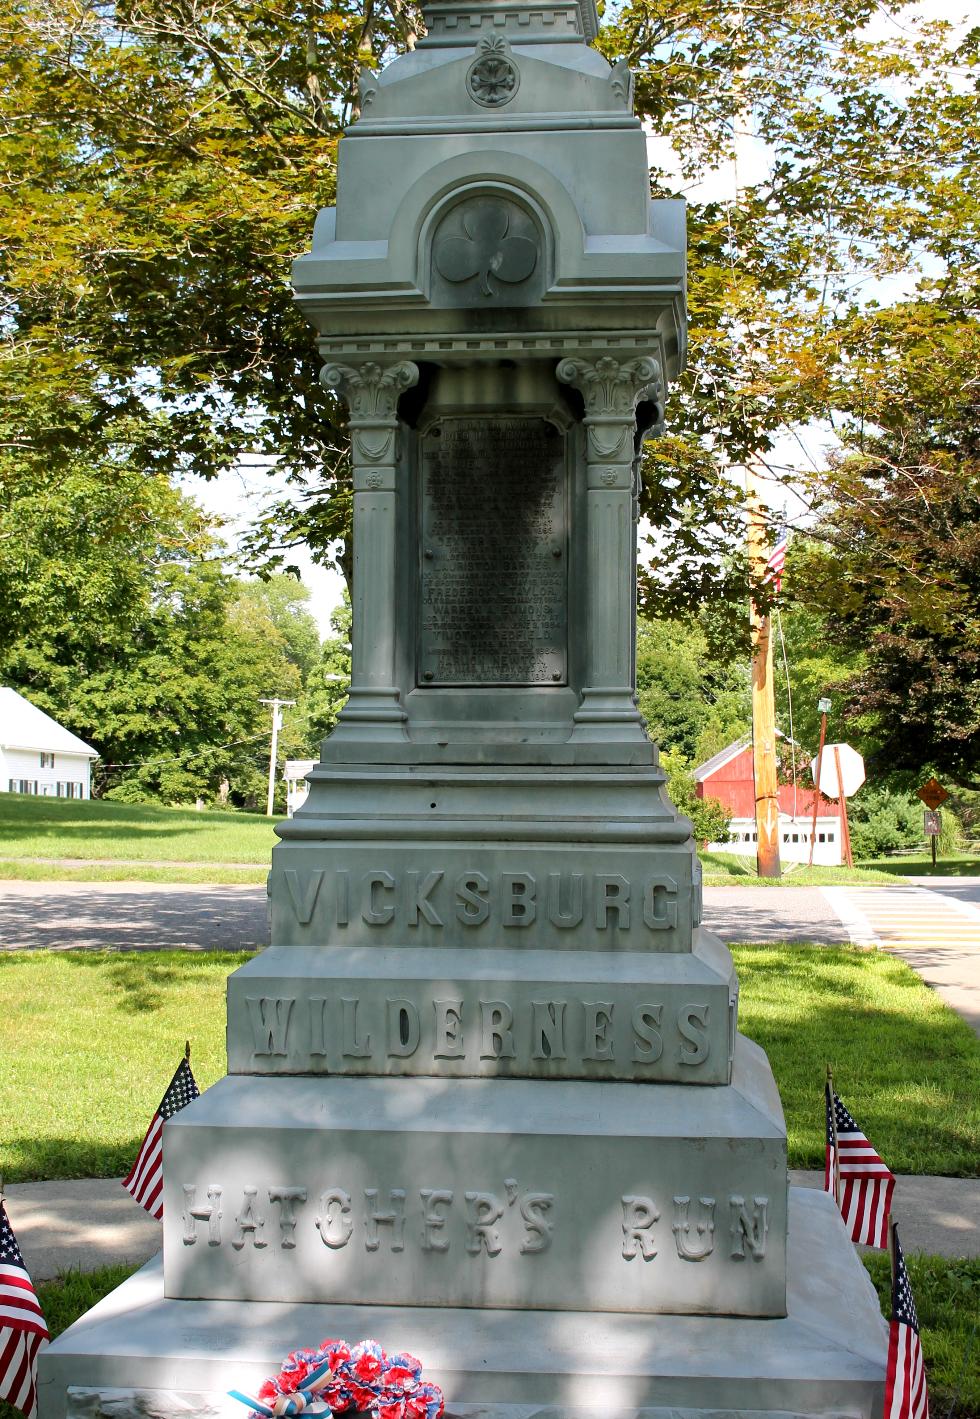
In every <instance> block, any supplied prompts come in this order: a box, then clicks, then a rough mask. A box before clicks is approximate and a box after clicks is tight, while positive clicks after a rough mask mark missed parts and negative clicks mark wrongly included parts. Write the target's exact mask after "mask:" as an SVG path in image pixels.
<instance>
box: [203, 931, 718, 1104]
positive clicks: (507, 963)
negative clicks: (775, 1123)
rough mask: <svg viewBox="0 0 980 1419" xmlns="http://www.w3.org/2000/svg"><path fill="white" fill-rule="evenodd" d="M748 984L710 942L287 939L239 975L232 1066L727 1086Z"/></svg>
mask: <svg viewBox="0 0 980 1419" xmlns="http://www.w3.org/2000/svg"><path fill="white" fill-rule="evenodd" d="M737 1000H738V982H737V978H736V976H735V970H734V966H733V964H732V958H731V955H730V954H729V952H728V950H727V948H726V947H724V946H723V945H722V944H721V942H720V941H718V939H717V938H716V937H713V936H710V935H709V934H708V933H707V932H705V931H701V930H699V931H698V933H697V935H696V938H695V945H694V951H693V952H692V953H691V954H690V955H687V954H682V953H678V954H669V955H662V954H659V953H656V954H655V953H652V952H643V951H623V952H599V951H519V950H514V949H509V950H508V949H503V948H501V949H498V950H487V951H479V952H474V951H470V950H461V949H447V950H445V951H442V952H440V953H439V954H438V956H436V957H433V953H432V952H431V951H426V950H424V949H422V948H421V947H418V946H403V947H400V948H395V947H392V948H383V947H371V946H363V947H342V946H333V947H299V946H293V947H289V946H285V947H272V948H270V949H269V950H267V951H264V952H262V954H261V955H260V956H257V957H256V958H255V959H254V960H252V961H249V962H248V963H247V964H246V965H244V966H242V967H241V968H240V969H239V970H237V971H236V972H235V973H234V974H233V975H232V976H231V977H229V980H228V1069H229V1072H230V1073H232V1074H263V1075H264V1074H331V1075H339V1074H344V1075H347V1074H350V1075H372V1074H373V1075H379V1074H384V1075H399V1076H400V1075H438V1076H441V1077H443V1078H446V1077H455V1078H467V1077H477V1076H486V1077H502V1078H513V1079H517V1078H539V1079H609V1080H614V1079H626V1080H645V1081H651V1080H652V1081H657V1082H663V1081H673V1082H676V1083H686V1084H727V1083H728V1082H729V1080H730V1078H731V1059H732V1052H733V1049H734V1040H735V1021H736V1010H737Z"/></svg>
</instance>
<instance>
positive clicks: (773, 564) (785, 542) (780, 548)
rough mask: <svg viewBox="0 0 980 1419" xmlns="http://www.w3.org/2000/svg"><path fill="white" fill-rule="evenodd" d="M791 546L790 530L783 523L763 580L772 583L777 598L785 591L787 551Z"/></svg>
mask: <svg viewBox="0 0 980 1419" xmlns="http://www.w3.org/2000/svg"><path fill="white" fill-rule="evenodd" d="M788 546H789V528H788V527H787V526H786V524H785V523H783V525H782V527H781V528H780V531H779V536H778V537H777V539H776V545H775V547H773V549H772V551H771V552H770V553H769V558H768V560H767V562H766V567H765V573H764V575H763V578H762V580H763V581H764V582H767V581H771V582H772V584H773V590H774V591H775V592H776V594H777V596H778V595H779V593H780V591H782V589H783V568H784V567H785V565H786V549H787V547H788Z"/></svg>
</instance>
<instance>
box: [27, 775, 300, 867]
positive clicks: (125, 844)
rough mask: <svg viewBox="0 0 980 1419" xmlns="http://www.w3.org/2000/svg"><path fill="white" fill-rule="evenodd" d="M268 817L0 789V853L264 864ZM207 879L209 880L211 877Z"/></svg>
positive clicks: (269, 848) (270, 838) (269, 846)
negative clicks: (31, 794) (29, 794)
mask: <svg viewBox="0 0 980 1419" xmlns="http://www.w3.org/2000/svg"><path fill="white" fill-rule="evenodd" d="M274 821H275V820H274V819H272V818H265V817H260V816H259V814H257V813H217V812H205V813H197V812H195V811H194V809H193V808H158V807H155V806H154V807H150V806H148V805H145V804H141V805H139V806H138V807H130V806H129V805H128V804H124V803H102V802H97V801H95V800H75V799H65V798H33V797H29V796H27V795H26V794H24V795H22V794H19V793H2V794H0V860H3V861H5V862H9V861H10V860H11V859H18V858H33V857H71V858H112V859H122V860H133V861H138V862H183V863H193V864H196V863H200V864H201V865H202V866H204V865H205V864H207V863H209V862H224V863H228V862H234V863H256V864H258V865H260V866H265V867H268V864H269V854H270V853H271V851H272V847H273V844H274V843H275V841H276V838H275V835H274V834H273V831H272V824H273V822H274ZM211 880H213V879H211Z"/></svg>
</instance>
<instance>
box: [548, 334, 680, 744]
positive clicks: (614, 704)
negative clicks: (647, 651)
mask: <svg viewBox="0 0 980 1419" xmlns="http://www.w3.org/2000/svg"><path fill="white" fill-rule="evenodd" d="M557 375H558V378H559V379H560V380H561V382H562V383H563V384H570V385H572V386H573V388H575V389H577V390H578V391H579V393H580V394H581V395H582V398H583V399H584V401H585V432H586V441H587V450H586V459H587V468H588V493H587V508H586V521H587V531H586V545H587V549H588V550H587V559H586V560H587V565H586V578H587V591H586V604H587V625H586V637H587V657H586V674H585V683H584V686H583V689H582V700H581V703H580V705H579V707H578V709H577V711H576V712H575V715H574V720H575V728H574V730H573V731H572V736H571V737H572V739H573V740H582V739H588V740H622V739H645V738H646V735H645V734H644V730H643V719H642V717H641V715H640V712H639V710H638V709H637V708H636V698H635V684H634V680H635V670H634V663H633V636H634V626H635V616H636V517H635V513H634V495H635V488H634V479H635V471H634V461H635V457H636V449H635V440H636V406H637V405H638V404H639V403H640V401H641V400H645V399H653V400H656V399H658V398H659V397H660V394H661V389H662V375H661V370H660V365H659V364H658V362H657V361H656V360H655V359H653V358H652V357H650V356H648V355H643V356H641V357H639V358H637V359H632V360H619V359H616V358H613V357H612V356H610V355H604V356H602V357H601V358H600V359H598V360H596V361H594V362H590V361H588V360H577V359H568V360H562V361H561V363H560V364H559V366H558V369H557Z"/></svg>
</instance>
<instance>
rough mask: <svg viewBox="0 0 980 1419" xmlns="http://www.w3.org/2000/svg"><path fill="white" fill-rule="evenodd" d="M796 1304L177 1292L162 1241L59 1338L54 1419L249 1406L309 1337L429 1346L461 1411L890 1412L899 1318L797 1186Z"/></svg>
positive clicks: (44, 1413) (48, 1364)
mask: <svg viewBox="0 0 980 1419" xmlns="http://www.w3.org/2000/svg"><path fill="white" fill-rule="evenodd" d="M787 1277H788V1286H787V1314H786V1315H785V1317H781V1318H778V1319H769V1320H750V1319H734V1318H731V1317H726V1316H717V1315H715V1316H670V1315H658V1316H643V1315H635V1314H634V1315H623V1314H616V1313H609V1312H606V1313H600V1314H593V1313H592V1312H578V1311H574V1310H570V1311H563V1312H560V1313H554V1312H548V1311H524V1310H522V1311H509V1310H495V1311H478V1310H467V1309H452V1310H446V1309H442V1308H418V1307H412V1306H333V1305H311V1304H302V1303H292V1304H286V1303H275V1302H269V1301H256V1302H251V1303H249V1304H247V1305H246V1304H244V1303H241V1302H234V1301H218V1300H209V1301H192V1300H183V1301H178V1300H166V1299H164V1295H163V1270H162V1266H161V1262H160V1258H159V1257H157V1258H155V1259H154V1260H153V1261H151V1262H150V1263H149V1264H148V1265H147V1266H145V1267H144V1268H143V1269H142V1271H140V1272H138V1273H137V1274H136V1275H135V1276H134V1277H132V1278H131V1279H130V1280H129V1281H127V1282H125V1283H124V1285H123V1286H121V1287H120V1288H119V1289H118V1290H117V1291H114V1292H113V1293H112V1295H111V1296H108V1297H107V1298H106V1299H105V1300H104V1301H102V1302H101V1303H100V1304H99V1305H98V1306H96V1307H95V1308H94V1309H93V1310H92V1311H90V1312H89V1314H88V1315H87V1316H86V1317H85V1318H84V1319H83V1320H81V1321H79V1322H78V1323H77V1324H76V1325H74V1326H73V1327H72V1328H71V1330H70V1331H68V1332H66V1333H65V1335H64V1336H62V1337H61V1339H60V1340H58V1341H56V1342H55V1344H54V1345H53V1346H52V1347H51V1349H50V1350H49V1351H48V1352H47V1354H46V1356H45V1360H44V1365H43V1372H42V1383H41V1386H40V1415H39V1419H245V1413H246V1411H245V1409H244V1408H243V1406H242V1405H241V1404H238V1403H237V1402H236V1401H234V1400H232V1399H229V1398H228V1397H227V1391H228V1390H229V1389H242V1390H244V1391H245V1392H246V1393H248V1392H252V1393H254V1391H255V1389H256V1388H257V1386H258V1385H259V1384H260V1383H261V1381H262V1380H263V1379H265V1377H266V1376H267V1375H269V1374H273V1373H275V1372H276V1370H277V1369H278V1366H279V1362H280V1360H281V1359H282V1357H283V1355H285V1354H286V1353H287V1352H288V1351H289V1350H291V1349H294V1348H295V1347H296V1346H297V1345H300V1344H307V1343H315V1342H318V1341H319V1340H322V1339H324V1338H325V1337H326V1336H342V1337H345V1338H347V1339H349V1340H359V1339H363V1338H364V1337H366V1336H373V1337H375V1338H376V1339H378V1340H379V1341H380V1342H381V1344H382V1345H383V1346H384V1347H385V1348H386V1349H391V1350H409V1351H410V1352H411V1353H412V1354H415V1355H418V1356H421V1357H423V1363H424V1367H425V1373H426V1376H427V1377H428V1376H431V1377H432V1378H433V1379H435V1380H437V1381H438V1383H439V1384H440V1385H442V1387H443V1389H444V1390H445V1395H446V1409H447V1414H448V1415H449V1416H450V1419H736V1416H744V1417H745V1419H788V1416H807V1419H825V1416H826V1419H838V1416H841V1417H842V1416H848V1419H874V1416H876V1415H878V1414H880V1412H881V1403H882V1396H883V1390H884V1375H885V1360H886V1356H887V1345H888V1333H887V1326H886V1325H885V1322H884V1321H883V1320H882V1317H881V1311H880V1309H879V1306H878V1300H877V1296H876V1294H875V1291H874V1288H873V1287H872V1285H871V1282H870V1280H869V1278H868V1275H867V1272H866V1271H865V1269H864V1267H863V1265H862V1264H861V1261H860V1259H859V1258H858V1256H857V1254H856V1252H855V1250H854V1247H853V1246H852V1244H851V1242H850V1240H849V1238H848V1237H847V1234H846V1232H845V1231H844V1227H843V1224H842V1222H841V1219H840V1215H839V1213H838V1212H837V1209H836V1207H835V1206H834V1203H833V1202H832V1200H831V1199H830V1198H829V1197H827V1196H826V1195H825V1194H823V1193H819V1192H813V1191H809V1190H807V1189H803V1188H792V1189H790V1211H789V1264H788V1272H787Z"/></svg>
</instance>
